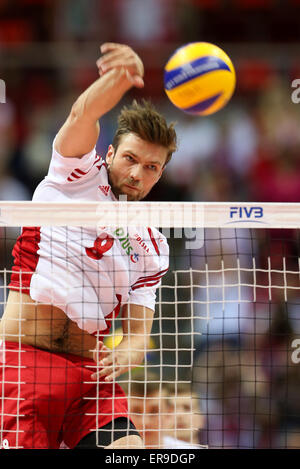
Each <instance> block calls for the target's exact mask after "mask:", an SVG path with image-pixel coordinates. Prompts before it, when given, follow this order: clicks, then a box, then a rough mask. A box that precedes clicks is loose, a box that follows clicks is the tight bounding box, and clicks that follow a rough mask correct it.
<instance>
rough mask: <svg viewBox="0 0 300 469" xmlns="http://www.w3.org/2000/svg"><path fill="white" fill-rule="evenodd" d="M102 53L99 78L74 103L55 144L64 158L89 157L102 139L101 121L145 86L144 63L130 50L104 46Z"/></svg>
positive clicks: (107, 44) (121, 46) (116, 45)
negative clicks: (131, 91)
mask: <svg viewBox="0 0 300 469" xmlns="http://www.w3.org/2000/svg"><path fill="white" fill-rule="evenodd" d="M100 50H101V52H102V54H103V56H102V57H101V58H100V59H99V60H98V61H97V67H98V70H99V75H100V78H98V79H97V80H96V81H95V82H94V83H92V84H91V85H90V86H89V87H88V88H87V89H86V90H85V91H84V92H83V93H82V94H81V95H80V96H79V98H78V99H77V100H76V101H75V103H74V104H73V106H72V109H71V112H70V114H69V116H68V118H67V120H66V122H65V123H64V125H63V126H62V128H61V129H60V131H59V132H58V134H57V137H56V140H55V148H56V150H57V151H58V152H59V153H60V154H61V155H63V156H65V157H73V158H74V157H77V158H80V157H81V156H83V155H85V154H86V153H89V152H90V151H91V150H92V149H93V148H94V147H95V145H96V142H97V139H98V136H99V132H100V126H99V119H100V117H101V116H103V115H104V114H106V113H107V112H108V111H110V110H111V109H112V108H113V107H114V106H115V105H116V104H117V103H118V102H119V101H120V99H121V98H122V97H123V95H124V94H125V93H126V92H127V91H128V90H129V89H130V88H131V87H132V86H136V87H138V88H142V87H143V86H144V82H143V75H144V67H143V63H142V61H141V59H140V58H139V57H138V55H137V54H136V53H135V52H134V51H133V50H132V49H131V48H130V47H128V46H125V45H122V44H115V43H105V44H103V45H102V46H101V48H100Z"/></svg>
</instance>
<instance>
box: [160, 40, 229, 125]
mask: <svg viewBox="0 0 300 469" xmlns="http://www.w3.org/2000/svg"><path fill="white" fill-rule="evenodd" d="M235 83H236V75H235V70H234V66H233V64H232V62H231V60H230V58H229V57H228V55H227V54H226V53H225V52H224V51H223V50H222V49H221V48H220V47H218V46H216V45H214V44H210V43H208V42H193V43H190V44H186V45H185V46H182V47H180V48H179V49H177V50H176V51H175V52H174V54H172V56H171V57H170V58H169V60H168V62H167V64H166V66H165V70H164V87H165V92H166V94H167V96H168V98H169V99H170V101H171V102H172V103H173V104H174V105H175V106H176V107H178V108H179V109H181V110H182V111H184V112H187V113H188V114H193V115H199V116H206V115H209V114H213V113H215V112H217V111H219V110H220V109H222V108H223V107H224V106H225V105H226V103H227V102H228V101H229V100H230V98H231V96H232V94H233V92H234V89H235Z"/></svg>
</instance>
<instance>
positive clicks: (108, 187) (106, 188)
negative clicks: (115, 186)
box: [98, 186, 110, 196]
mask: <svg viewBox="0 0 300 469" xmlns="http://www.w3.org/2000/svg"><path fill="white" fill-rule="evenodd" d="M98 188H99V189H100V191H102V192H103V194H104V195H106V196H108V193H109V190H110V186H98Z"/></svg>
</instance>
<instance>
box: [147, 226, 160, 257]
mask: <svg viewBox="0 0 300 469" xmlns="http://www.w3.org/2000/svg"><path fill="white" fill-rule="evenodd" d="M147 230H148V233H149V236H150V239H151V241H152V244H153V246H154V249H155V251H156V254H157V255H158V256H160V252H159V249H158V246H157V242H156V241H155V238H154V236H153V233H152V230H151V228H147Z"/></svg>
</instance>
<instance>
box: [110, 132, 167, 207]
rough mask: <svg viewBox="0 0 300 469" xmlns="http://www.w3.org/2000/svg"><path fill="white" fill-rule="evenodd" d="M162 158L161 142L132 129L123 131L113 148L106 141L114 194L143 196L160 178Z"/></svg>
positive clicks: (165, 156) (137, 198)
mask: <svg viewBox="0 0 300 469" xmlns="http://www.w3.org/2000/svg"><path fill="white" fill-rule="evenodd" d="M166 158H167V150H166V148H164V147H163V146H161V145H156V144H154V143H149V142H146V141H145V140H142V139H141V138H140V137H138V136H137V135H135V134H132V133H130V134H126V135H124V136H123V137H122V139H121V141H120V144H119V146H118V148H117V150H116V151H115V150H114V147H113V146H112V145H110V146H109V149H108V152H107V155H106V163H107V165H108V175H109V182H110V184H111V187H112V190H113V193H114V195H115V196H116V197H118V196H119V195H126V196H127V200H142V199H144V198H145V197H146V195H147V194H148V193H149V192H150V190H151V189H152V187H153V186H154V185H155V184H156V183H157V181H158V180H159V179H160V177H161V175H162V172H163V169H164V164H165V161H166Z"/></svg>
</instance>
